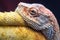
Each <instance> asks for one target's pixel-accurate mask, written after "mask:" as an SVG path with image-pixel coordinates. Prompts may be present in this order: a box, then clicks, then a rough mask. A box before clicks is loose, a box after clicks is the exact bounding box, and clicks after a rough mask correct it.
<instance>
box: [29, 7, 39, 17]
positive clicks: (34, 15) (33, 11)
mask: <svg viewBox="0 0 60 40" xmlns="http://www.w3.org/2000/svg"><path fill="white" fill-rule="evenodd" d="M29 12H30V15H32V16H33V17H37V16H38V15H39V14H38V10H37V9H36V8H34V7H31V8H30V10H29Z"/></svg>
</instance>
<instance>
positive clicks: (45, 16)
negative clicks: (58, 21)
mask: <svg viewBox="0 0 60 40" xmlns="http://www.w3.org/2000/svg"><path fill="white" fill-rule="evenodd" d="M16 10H17V11H18V13H19V14H20V15H21V16H22V18H23V19H24V21H25V22H26V23H27V24H28V25H29V26H31V27H32V28H34V29H36V30H41V29H45V28H48V27H50V26H49V25H50V24H53V21H54V20H55V19H54V18H53V17H52V18H53V19H54V20H50V18H49V17H51V16H53V14H52V12H51V11H50V10H49V9H47V8H46V7H45V6H43V5H42V4H37V3H33V4H29V3H23V2H20V3H19V5H18V7H17V9H16Z"/></svg>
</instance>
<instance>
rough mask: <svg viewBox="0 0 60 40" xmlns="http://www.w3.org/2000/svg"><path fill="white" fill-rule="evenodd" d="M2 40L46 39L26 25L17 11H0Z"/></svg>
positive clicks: (0, 35)
mask: <svg viewBox="0 0 60 40" xmlns="http://www.w3.org/2000/svg"><path fill="white" fill-rule="evenodd" d="M0 40H46V38H45V37H44V35H43V34H42V33H38V32H36V31H34V30H32V29H30V28H29V27H27V26H26V24H25V23H24V21H23V19H22V17H21V16H20V15H19V14H18V13H17V12H0Z"/></svg>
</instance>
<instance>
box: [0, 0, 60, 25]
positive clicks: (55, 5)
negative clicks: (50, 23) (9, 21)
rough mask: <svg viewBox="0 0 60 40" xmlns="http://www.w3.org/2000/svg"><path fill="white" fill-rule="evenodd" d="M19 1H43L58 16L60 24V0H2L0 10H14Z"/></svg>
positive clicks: (0, 0)
mask: <svg viewBox="0 0 60 40" xmlns="http://www.w3.org/2000/svg"><path fill="white" fill-rule="evenodd" d="M19 2H27V3H41V4H43V5H45V6H46V7H47V8H48V9H50V10H51V11H52V12H53V13H54V15H55V16H56V18H57V20H58V23H59V25H60V1H59V0H0V11H14V10H15V8H16V7H17V5H18V3H19Z"/></svg>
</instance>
